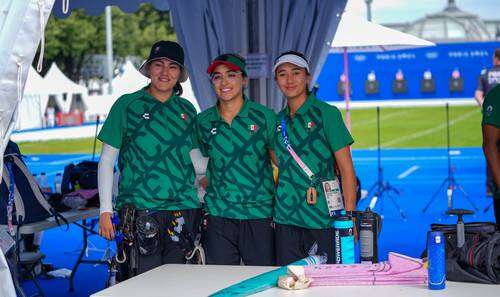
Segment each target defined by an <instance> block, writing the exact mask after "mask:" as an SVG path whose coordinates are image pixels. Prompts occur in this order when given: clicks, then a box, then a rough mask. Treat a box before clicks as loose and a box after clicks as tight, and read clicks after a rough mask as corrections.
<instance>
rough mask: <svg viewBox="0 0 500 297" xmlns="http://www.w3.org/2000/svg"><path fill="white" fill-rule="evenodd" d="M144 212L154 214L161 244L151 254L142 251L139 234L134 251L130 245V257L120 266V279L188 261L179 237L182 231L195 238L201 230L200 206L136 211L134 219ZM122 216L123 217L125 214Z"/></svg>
mask: <svg viewBox="0 0 500 297" xmlns="http://www.w3.org/2000/svg"><path fill="white" fill-rule="evenodd" d="M144 215H146V216H150V217H152V218H153V219H154V220H155V222H156V223H157V224H158V236H157V238H156V239H157V240H158V246H157V248H156V249H154V252H152V253H151V254H148V255H144V254H142V253H141V249H140V248H141V243H140V242H139V236H137V234H136V235H135V240H134V245H133V247H132V248H133V249H134V251H133V252H132V251H131V250H129V249H127V251H126V253H127V254H128V255H127V261H126V262H125V263H124V265H121V266H122V267H120V272H121V277H120V280H125V279H128V278H130V277H132V276H135V275H138V274H141V273H143V272H146V271H149V270H151V269H153V268H156V267H158V266H161V265H163V264H184V263H186V258H185V250H186V246H185V242H183V241H182V240H179V239H180V238H179V237H180V232H182V234H183V235H185V236H189V237H190V238H191V239H192V240H194V239H195V237H196V234H198V233H199V229H200V224H201V209H188V210H180V211H166V210H162V211H137V213H136V219H135V221H136V222H137V218H138V217H139V216H144ZM120 217H121V218H123V214H121V215H120ZM174 228H176V229H174ZM181 230H182V231H181ZM134 255H135V257H134ZM132 258H133V259H132Z"/></svg>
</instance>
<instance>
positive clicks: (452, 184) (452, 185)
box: [422, 103, 478, 213]
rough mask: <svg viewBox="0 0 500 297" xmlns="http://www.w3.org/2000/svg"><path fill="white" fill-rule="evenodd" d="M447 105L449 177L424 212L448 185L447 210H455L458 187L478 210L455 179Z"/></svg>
mask: <svg viewBox="0 0 500 297" xmlns="http://www.w3.org/2000/svg"><path fill="white" fill-rule="evenodd" d="M445 107H446V146H447V155H448V177H446V178H445V179H444V180H443V182H442V183H441V185H440V186H439V188H438V189H437V191H436V192H435V193H434V195H432V197H431V199H430V200H429V202H427V205H425V207H424V208H423V209H422V212H424V213H425V212H426V211H427V209H428V208H429V206H431V204H432V202H434V199H436V197H437V196H438V195H439V194H440V193H441V191H442V190H443V189H444V188H445V187H446V197H447V201H448V208H447V209H446V211H447V212H449V211H451V210H453V194H454V192H455V190H456V189H458V190H460V192H462V194H463V195H464V196H465V198H467V200H468V201H469V203H470V204H471V205H472V207H474V209H475V210H476V211H477V210H478V208H477V207H476V205H475V204H474V202H472V200H471V199H470V197H469V194H467V192H465V190H464V188H463V187H462V186H461V185H460V184H459V183H458V182H457V181H456V180H455V176H454V175H455V167H454V166H452V165H451V157H450V106H449V104H448V103H446V105H445Z"/></svg>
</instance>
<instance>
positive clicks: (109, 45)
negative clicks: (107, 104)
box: [106, 6, 113, 94]
mask: <svg viewBox="0 0 500 297" xmlns="http://www.w3.org/2000/svg"><path fill="white" fill-rule="evenodd" d="M106 62H107V63H106V80H107V81H108V93H109V94H113V84H112V80H113V32H112V23H111V6H106Z"/></svg>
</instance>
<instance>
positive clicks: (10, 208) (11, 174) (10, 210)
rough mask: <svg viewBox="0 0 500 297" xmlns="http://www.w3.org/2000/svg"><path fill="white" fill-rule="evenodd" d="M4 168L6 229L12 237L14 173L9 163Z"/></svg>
mask: <svg viewBox="0 0 500 297" xmlns="http://www.w3.org/2000/svg"><path fill="white" fill-rule="evenodd" d="M5 166H6V167H7V171H8V174H9V179H10V183H9V200H8V201H7V228H8V229H9V233H10V234H11V235H12V236H14V224H13V223H12V213H13V212H14V191H15V185H14V172H12V164H11V163H10V162H6V164H5Z"/></svg>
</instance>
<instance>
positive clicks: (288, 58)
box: [273, 54, 309, 75]
mask: <svg viewBox="0 0 500 297" xmlns="http://www.w3.org/2000/svg"><path fill="white" fill-rule="evenodd" d="M285 63H291V64H293V65H297V66H299V67H300V68H305V69H306V71H307V73H309V64H307V61H306V60H305V59H304V58H302V57H300V56H297V55H294V54H287V55H284V56H281V57H280V58H279V59H278V61H276V63H274V66H273V73H274V75H276V69H278V67H279V66H280V65H282V64H285Z"/></svg>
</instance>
